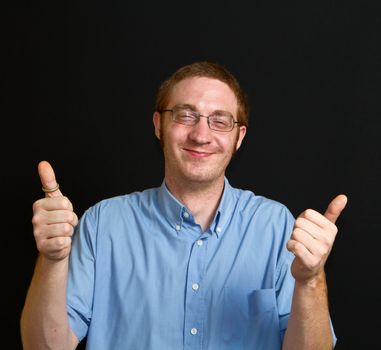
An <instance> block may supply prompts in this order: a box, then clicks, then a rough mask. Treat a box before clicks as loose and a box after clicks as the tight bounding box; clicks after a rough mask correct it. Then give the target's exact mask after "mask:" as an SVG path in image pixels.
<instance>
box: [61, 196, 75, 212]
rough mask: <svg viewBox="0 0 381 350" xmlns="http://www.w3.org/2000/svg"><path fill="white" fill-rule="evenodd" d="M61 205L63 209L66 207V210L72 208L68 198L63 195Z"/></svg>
mask: <svg viewBox="0 0 381 350" xmlns="http://www.w3.org/2000/svg"><path fill="white" fill-rule="evenodd" d="M62 206H63V208H64V209H67V210H72V209H73V206H72V205H71V202H70V200H69V198H67V197H65V196H63V197H62Z"/></svg>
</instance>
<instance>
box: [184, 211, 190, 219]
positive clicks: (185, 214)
mask: <svg viewBox="0 0 381 350" xmlns="http://www.w3.org/2000/svg"><path fill="white" fill-rule="evenodd" d="M183 216H184V218H185V219H188V218H189V213H188V212H186V211H184V213H183Z"/></svg>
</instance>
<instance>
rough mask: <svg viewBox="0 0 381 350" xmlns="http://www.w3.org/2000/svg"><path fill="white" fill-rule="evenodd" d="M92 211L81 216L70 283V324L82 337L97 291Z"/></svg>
mask: <svg viewBox="0 0 381 350" xmlns="http://www.w3.org/2000/svg"><path fill="white" fill-rule="evenodd" d="M94 222H95V220H94V217H93V215H92V213H91V211H90V210H88V211H87V212H86V213H85V214H84V215H83V217H82V218H81V219H80V221H79V223H78V225H77V227H76V230H75V233H74V236H73V241H72V248H71V252H70V259H69V275H68V285H67V312H68V317H69V324H70V327H71V329H72V330H73V332H74V333H75V334H76V336H77V337H78V339H79V340H82V339H83V338H84V337H85V336H86V335H87V331H88V327H89V324H90V321H91V316H92V304H93V294H94V273H95V252H96V249H95V248H96V230H95V224H94Z"/></svg>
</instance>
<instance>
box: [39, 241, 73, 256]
mask: <svg viewBox="0 0 381 350" xmlns="http://www.w3.org/2000/svg"><path fill="white" fill-rule="evenodd" d="M70 247H71V237H63V236H59V237H53V238H50V239H45V240H43V241H41V242H39V244H38V246H37V248H38V250H39V251H40V252H43V253H44V254H45V255H47V256H49V257H53V258H54V257H58V256H59V255H61V254H62V255H66V254H65V251H66V252H68V251H70Z"/></svg>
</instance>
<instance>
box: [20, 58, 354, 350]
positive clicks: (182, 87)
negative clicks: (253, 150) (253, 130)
mask: <svg viewBox="0 0 381 350" xmlns="http://www.w3.org/2000/svg"><path fill="white" fill-rule="evenodd" d="M247 110H248V108H247V103H246V100H245V97H244V94H243V92H242V90H241V88H240V87H239V84H238V82H237V81H236V79H235V78H234V77H233V76H232V75H231V74H230V73H229V72H228V71H227V70H226V69H225V68H223V67H221V66H219V65H217V64H212V63H208V62H198V63H194V64H191V65H188V66H185V67H182V68H180V69H179V70H178V71H177V72H175V73H174V74H173V75H172V76H171V77H170V78H169V79H168V80H167V81H165V82H164V83H163V84H162V86H161V87H160V89H159V93H158V97H157V104H156V112H155V113H154V116H153V122H154V127H155V134H156V136H157V137H158V138H159V140H160V142H161V144H162V147H163V152H164V157H165V179H164V182H163V184H162V185H161V187H159V188H154V189H149V190H146V191H143V192H141V193H132V194H130V195H127V196H120V197H116V198H112V199H109V200H105V201H102V202H100V203H98V204H96V205H95V206H94V207H92V208H90V209H89V210H88V211H87V212H86V213H85V214H84V216H83V217H82V218H81V220H80V223H79V224H78V226H77V228H76V233H75V235H73V232H74V227H75V226H76V225H77V222H78V220H77V216H76V215H75V213H74V212H73V207H72V205H71V203H70V201H69V200H68V199H67V198H65V197H63V195H62V194H61V192H60V190H59V186H58V184H57V182H56V179H55V175H54V172H53V169H52V168H51V166H50V165H49V164H48V163H47V162H41V163H40V164H39V175H40V178H41V182H42V185H43V190H44V192H46V197H45V198H44V199H40V200H38V201H37V202H35V204H34V216H33V220H32V221H33V225H34V235H35V239H36V243H37V247H38V249H39V251H40V254H39V258H38V261H37V264H36V270H35V273H34V276H33V280H32V283H31V286H30V289H29V291H28V295H27V299H26V302H25V307H24V310H23V314H22V319H21V331H22V339H23V344H24V347H25V349H44V348H49V349H51V348H59V349H74V348H75V347H76V346H77V344H78V342H79V341H80V340H81V339H82V338H84V337H85V336H87V347H88V348H89V349H212V350H213V349H218V350H223V349H265V350H271V349H280V348H282V349H293V350H294V349H332V347H333V345H334V336H333V332H332V330H331V326H330V318H329V310H328V302H327V287H326V281H325V275H324V264H325V262H326V260H327V257H328V255H329V253H330V251H331V248H332V245H333V242H334V238H335V235H336V233H337V228H336V226H335V224H334V223H335V221H336V219H337V218H338V216H339V215H340V213H341V211H342V210H343V209H344V207H345V205H346V201H347V199H346V197H345V196H344V195H340V196H337V197H336V198H335V199H334V200H333V201H332V202H331V203H330V204H329V206H328V209H327V211H326V212H325V213H324V215H322V214H319V213H318V212H316V211H314V210H311V209H308V210H306V211H305V212H303V213H302V214H301V215H300V216H299V217H298V218H297V219H296V220H294V219H293V217H292V215H291V214H290V212H289V211H288V210H287V209H286V208H285V207H284V206H283V205H281V204H280V203H277V202H274V201H271V200H269V199H266V198H264V197H261V196H256V195H254V194H253V193H252V192H249V191H243V190H239V189H235V188H232V187H231V186H230V184H229V182H228V180H227V179H226V178H225V170H226V168H227V166H228V164H229V162H230V160H231V158H232V156H233V154H234V153H235V152H236V151H237V150H238V149H239V147H240V146H241V143H242V141H243V139H244V137H245V133H246V128H247ZM72 239H73V242H72ZM69 253H70V255H69ZM69 256H70V259H69Z"/></svg>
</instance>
